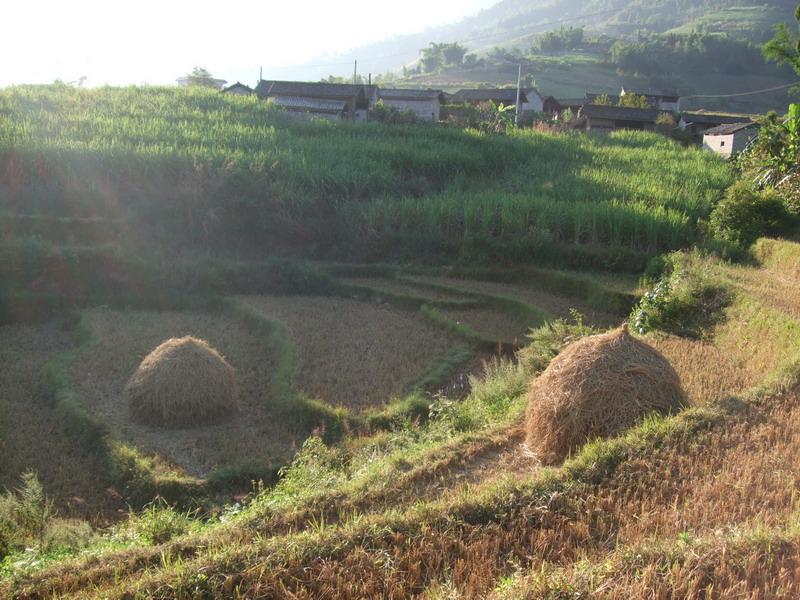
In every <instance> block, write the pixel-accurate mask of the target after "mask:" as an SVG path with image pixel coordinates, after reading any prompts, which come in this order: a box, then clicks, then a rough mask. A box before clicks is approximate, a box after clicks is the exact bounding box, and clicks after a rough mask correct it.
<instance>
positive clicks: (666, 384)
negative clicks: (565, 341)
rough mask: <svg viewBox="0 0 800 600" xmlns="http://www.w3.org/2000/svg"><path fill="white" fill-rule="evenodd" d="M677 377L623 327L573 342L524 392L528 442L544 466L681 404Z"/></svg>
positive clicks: (663, 362)
mask: <svg viewBox="0 0 800 600" xmlns="http://www.w3.org/2000/svg"><path fill="white" fill-rule="evenodd" d="M686 402H687V400H686V394H685V393H684V391H683V388H682V386H681V381H680V379H679V378H678V374H677V373H675V370H674V369H673V368H672V366H671V365H670V364H669V362H668V361H667V359H666V358H664V357H663V356H662V355H661V353H659V352H658V351H657V350H655V349H654V348H652V347H650V346H649V345H647V344H645V343H644V342H642V341H641V340H638V339H635V338H633V337H631V335H630V334H629V333H628V328H627V326H625V325H623V326H622V327H620V328H618V329H615V330H614V331H611V332H609V333H604V334H602V335H594V336H591V337H586V338H583V339H581V340H578V341H576V342H574V343H572V344H570V345H569V346H567V348H565V349H564V350H563V351H562V352H561V354H559V355H558V356H557V357H556V358H554V359H553V360H552V362H551V363H550V365H549V366H548V367H547V369H545V371H544V372H543V373H542V374H541V375H539V377H537V378H536V379H535V380H534V381H533V384H532V385H531V389H530V392H529V394H528V412H527V422H526V430H527V443H528V446H529V447H530V449H531V450H532V451H533V452H534V453H535V454H536V455H537V456H538V457H539V459H540V460H541V461H542V462H544V463H547V464H552V463H555V462H558V461H559V460H562V459H563V458H564V457H566V456H567V454H569V453H570V452H571V451H573V450H575V449H576V448H578V447H579V446H580V445H581V444H583V443H585V442H586V441H587V440H590V439H592V438H595V437H603V436H609V435H613V434H615V433H617V432H619V431H620V430H622V429H624V428H626V427H630V426H631V425H634V424H635V423H636V422H638V421H639V420H641V418H642V417H643V416H645V415H647V414H649V413H653V412H658V413H662V414H664V413H669V412H676V411H678V410H680V409H681V408H682V407H684V406H686Z"/></svg>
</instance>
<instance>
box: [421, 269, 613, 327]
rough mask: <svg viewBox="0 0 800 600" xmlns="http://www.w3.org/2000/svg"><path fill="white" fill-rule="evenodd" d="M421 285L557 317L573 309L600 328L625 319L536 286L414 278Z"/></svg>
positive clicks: (566, 314)
mask: <svg viewBox="0 0 800 600" xmlns="http://www.w3.org/2000/svg"><path fill="white" fill-rule="evenodd" d="M413 280H415V281H420V282H427V283H433V284H437V285H446V286H448V287H452V288H457V289H461V290H466V291H467V292H475V293H478V294H489V295H493V296H506V297H509V298H514V299H516V300H521V301H522V302H527V303H528V304H532V305H534V306H538V307H539V308H542V309H544V310H546V311H547V312H549V313H550V314H551V315H553V317H554V318H555V317H568V316H569V315H570V310H571V309H573V308H574V309H576V310H578V311H579V312H580V313H581V314H583V315H584V317H585V319H584V320H585V322H586V323H587V324H590V325H595V326H598V327H604V328H605V327H614V326H616V325H619V324H620V322H621V321H622V317H619V316H617V315H612V314H610V313H608V312H605V311H602V310H598V309H596V308H594V307H592V306H589V305H588V304H586V303H585V302H583V301H581V300H580V299H579V298H567V297H565V296H558V295H555V294H551V293H548V292H547V291H546V290H544V289H542V288H541V287H537V286H536V285H534V284H521V283H520V284H510V283H496V282H492V281H475V280H469V279H455V278H452V277H427V276H426V277H414V278H413Z"/></svg>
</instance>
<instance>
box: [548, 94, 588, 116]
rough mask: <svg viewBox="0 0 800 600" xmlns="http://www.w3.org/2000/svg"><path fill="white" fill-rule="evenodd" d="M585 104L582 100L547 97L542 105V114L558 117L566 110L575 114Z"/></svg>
mask: <svg viewBox="0 0 800 600" xmlns="http://www.w3.org/2000/svg"><path fill="white" fill-rule="evenodd" d="M584 104H586V100H585V99H584V98H554V97H553V96H548V97H547V98H545V99H544V101H543V103H542V112H543V113H545V114H548V115H560V114H561V113H562V112H564V111H565V110H567V109H570V110H571V111H572V112H573V113H575V114H577V113H578V111H579V110H580V109H581V107H582V106H583V105H584Z"/></svg>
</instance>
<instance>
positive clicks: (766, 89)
mask: <svg viewBox="0 0 800 600" xmlns="http://www.w3.org/2000/svg"><path fill="white" fill-rule="evenodd" d="M795 85H800V81H795V82H794V83H787V84H786V85H778V86H775V87H771V88H765V89H763V90H755V91H753V92H739V93H736V94H696V95H694V96H681V98H680V99H681V100H693V99H695V98H737V97H739V96H753V95H755V94H764V93H766V92H776V91H778V90H783V89H786V88H790V87H792V86H795Z"/></svg>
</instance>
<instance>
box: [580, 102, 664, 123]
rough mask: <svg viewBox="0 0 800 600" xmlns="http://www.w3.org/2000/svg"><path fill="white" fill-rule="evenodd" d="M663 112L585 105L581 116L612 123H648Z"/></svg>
mask: <svg viewBox="0 0 800 600" xmlns="http://www.w3.org/2000/svg"><path fill="white" fill-rule="evenodd" d="M662 112H663V111H660V110H657V109H655V108H629V107H627V106H601V105H598V104H587V105H586V106H584V107H583V108H581V112H580V114H581V116H583V117H589V118H590V119H613V120H614V121H649V122H655V120H656V118H657V117H658V115H659V114H661V113H662Z"/></svg>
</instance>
